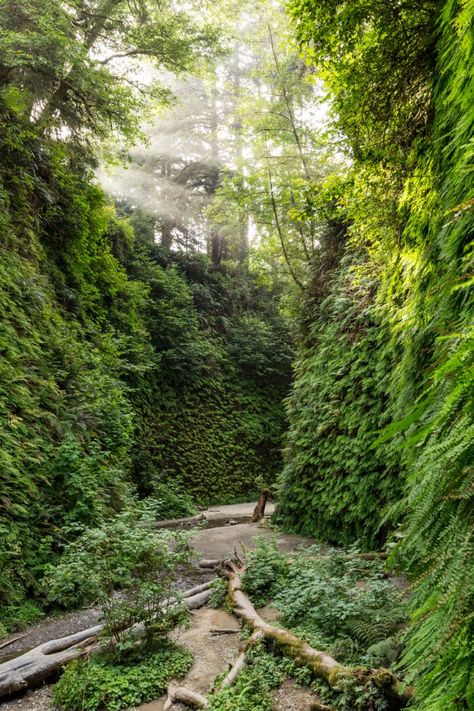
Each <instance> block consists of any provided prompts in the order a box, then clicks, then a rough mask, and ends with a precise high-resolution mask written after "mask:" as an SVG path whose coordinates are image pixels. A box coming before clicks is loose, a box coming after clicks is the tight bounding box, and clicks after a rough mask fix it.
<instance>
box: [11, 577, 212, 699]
mask: <svg viewBox="0 0 474 711" xmlns="http://www.w3.org/2000/svg"><path fill="white" fill-rule="evenodd" d="M212 582H213V581H209V582H208V583H203V584H202V585H197V586H196V587H195V588H192V589H191V590H188V591H187V592H186V593H184V594H183V602H184V603H185V605H186V607H187V608H188V609H189V610H195V609H197V608H199V607H203V605H205V604H206V602H207V601H208V600H209V598H210V596H211V594H212V590H211V589H210V588H211V583H212ZM175 603H176V599H173V600H170V601H169V603H168V605H166V607H169V606H170V605H173V604H175ZM103 629H104V624H103V623H101V624H98V625H95V626H94V627H89V628H88V629H86V630H82V631H81V632H76V633H75V634H71V635H68V636H67V637H61V638H59V639H52V640H49V641H48V642H43V644H40V645H38V646H37V647H34V648H33V649H30V651H28V652H25V653H24V654H20V655H19V656H18V657H15V658H14V659H10V660H9V661H7V662H3V664H0V698H1V697H4V696H7V695H9V694H12V693H14V692H17V691H22V690H25V689H28V688H31V687H34V686H36V685H38V684H40V683H41V682H43V681H45V680H46V679H48V678H50V677H51V676H52V675H53V674H55V673H56V672H57V671H58V670H60V669H61V668H62V667H64V666H65V665H66V664H68V663H69V662H72V661H73V660H74V659H79V658H80V657H82V656H84V655H85V654H93V653H95V652H98V651H99V650H100V649H103V646H104V645H103V644H102V643H101V642H100V641H99V640H98V637H99V635H100V633H101V632H102V630H103ZM130 632H131V634H133V636H136V637H137V638H140V637H141V636H143V634H144V632H145V626H144V625H143V624H142V623H140V624H136V625H134V626H133V627H132V628H130Z"/></svg>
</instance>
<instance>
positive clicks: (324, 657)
mask: <svg viewBox="0 0 474 711" xmlns="http://www.w3.org/2000/svg"><path fill="white" fill-rule="evenodd" d="M243 573H244V568H241V567H237V566H236V565H235V563H233V562H230V563H228V564H227V578H228V581H229V597H230V600H231V604H232V606H233V611H234V614H236V615H237V616H238V617H240V618H241V619H243V620H245V622H246V623H247V624H248V625H249V627H250V629H251V630H253V632H255V633H259V634H260V637H261V639H265V640H267V641H269V642H271V643H273V644H274V645H276V646H277V647H278V648H279V650H280V651H281V652H282V653H283V654H285V655H287V656H289V657H291V658H292V659H294V660H295V661H296V662H297V663H299V664H301V665H305V666H307V667H309V669H311V671H312V672H313V674H314V675H315V676H317V677H318V678H319V679H322V680H323V681H325V682H326V683H327V684H328V686H330V687H331V688H337V687H338V686H340V684H341V682H344V681H345V680H347V678H348V677H352V678H354V679H357V680H358V681H359V682H360V683H362V684H370V683H373V684H374V685H375V686H376V687H377V688H379V689H380V690H381V691H382V692H383V693H384V694H385V696H386V697H387V698H388V699H390V700H391V701H392V702H393V704H392V705H393V706H394V707H395V708H403V707H404V706H406V704H407V703H408V701H409V700H410V697H411V691H410V690H409V689H402V685H401V683H400V681H399V680H398V679H397V678H396V676H395V675H394V674H393V673H392V672H391V671H390V670H389V669H383V668H382V669H364V668H358V667H348V666H345V665H343V664H340V663H339V662H338V661H336V660H335V659H334V658H333V657H331V655H329V654H327V653H326V652H322V651H319V650H316V649H313V647H311V646H310V645H309V644H307V643H306V642H304V641H303V640H302V639H300V638H299V637H297V636H296V635H295V634H293V633H292V632H290V631H289V630H286V629H282V628H279V627H274V626H273V625H270V624H269V623H268V622H265V620H263V619H262V618H261V617H260V615H259V614H258V612H257V611H256V609H255V607H254V606H253V604H252V603H251V601H250V599H249V598H248V597H247V595H246V594H245V593H244V592H243V590H242V575H243Z"/></svg>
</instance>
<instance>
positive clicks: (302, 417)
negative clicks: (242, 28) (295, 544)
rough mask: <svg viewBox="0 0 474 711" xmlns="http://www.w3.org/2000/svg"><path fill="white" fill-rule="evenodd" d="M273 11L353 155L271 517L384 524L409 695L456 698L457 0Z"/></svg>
mask: <svg viewBox="0 0 474 711" xmlns="http://www.w3.org/2000/svg"><path fill="white" fill-rule="evenodd" d="M290 12H291V13H292V15H293V18H294V20H295V27H296V29H297V32H298V33H299V36H300V39H301V40H302V42H303V44H305V43H308V44H309V45H310V46H309V50H308V51H309V56H310V59H311V61H312V62H313V63H314V64H315V66H316V67H317V68H318V67H323V69H322V70H321V71H322V72H323V74H324V78H325V79H326V81H327V84H328V87H329V90H330V92H331V93H332V96H333V100H334V103H335V107H336V110H337V118H336V119H335V122H336V123H337V125H338V128H339V129H340V130H341V131H342V132H343V133H344V134H345V135H346V137H347V142H348V145H349V147H350V150H351V153H352V158H353V165H352V168H351V170H350V173H349V176H348V177H347V176H346V177H345V178H344V179H343V180H341V179H339V193H338V195H337V199H336V200H335V201H333V202H332V207H333V209H334V210H335V211H336V214H337V215H338V216H339V219H341V220H342V222H343V223H344V224H346V226H347V232H348V234H349V241H348V243H347V247H346V248H345V256H344V258H343V259H342V260H341V261H340V263H339V267H338V268H337V269H336V270H334V269H333V270H332V271H328V270H326V274H327V276H328V278H329V282H330V288H329V293H327V292H326V293H320V292H317V293H316V298H314V297H312V296H311V295H310V298H309V309H308V307H306V312H305V316H306V318H307V319H308V320H309V326H306V329H305V332H304V335H303V339H302V346H301V348H300V352H299V356H298V361H297V362H298V366H297V370H296V382H295V387H294V390H293V393H292V394H291V396H290V399H289V404H288V414H289V418H290V433H289V440H288V448H287V464H286V467H285V470H284V474H283V477H282V485H281V497H282V501H281V504H280V520H281V521H282V522H283V523H284V524H286V525H287V526H289V527H292V528H297V529H299V530H301V529H302V530H304V531H305V532H307V533H314V534H316V535H318V536H320V537H321V538H324V539H329V540H339V541H342V542H346V541H348V540H355V539H359V540H361V541H362V542H363V543H364V544H368V543H369V544H370V543H373V542H374V528H377V526H378V525H379V524H380V522H381V521H383V522H384V523H385V524H387V523H388V524H390V528H391V529H392V530H393V527H394V524H396V523H398V527H397V529H396V530H397V538H396V540H397V541H398V543H397V545H396V547H395V550H394V552H393V553H392V562H393V564H395V565H396V566H397V567H398V569H399V570H402V571H405V572H406V573H407V574H408V575H409V576H410V579H411V581H412V584H413V596H412V600H411V609H412V623H411V626H410V630H409V632H408V637H407V645H406V650H405V653H404V656H403V659H402V662H401V665H400V666H401V669H402V670H403V672H404V673H405V674H406V679H407V681H408V682H410V683H414V685H415V698H414V702H413V706H414V707H415V708H419V709H423V711H440V710H441V709H448V708H453V709H454V708H458V707H460V708H471V707H474V678H473V669H474V652H473V650H474V622H473V616H472V611H473V609H474V578H473V575H474V540H473V531H474V518H473V516H474V499H473V495H474V494H473V492H474V488H473V484H474V479H473V473H474V470H473V467H472V462H473V455H474V450H473V444H474V430H473V426H474V425H473V422H474V404H473V403H474V381H473V372H474V368H473V360H472V358H473V352H474V351H473V331H472V324H473V322H474V300H473V281H472V271H473V241H472V236H473V233H474V229H473V228H474V213H473V201H472V197H473V194H474V178H473V172H472V161H473V149H474V144H473V135H474V130H473V129H474V125H473V124H474V113H473V111H472V106H473V105H474V95H473V91H474V85H473V82H472V76H473V74H474V36H473V33H472V17H473V16H474V4H473V2H472V0H463V1H461V2H456V1H455V0H448V1H447V2H444V3H441V4H437V3H432V2H428V1H427V2H422V3H412V2H402V3H399V4H398V5H397V8H396V9H395V8H394V7H393V6H392V5H391V4H389V3H387V4H378V3H375V2H371V1H370V0H357V1H356V2H351V3H348V2H343V1H340V2H339V1H338V2H332V1H330V0H327V1H324V2H322V3H318V5H316V4H314V3H312V2H310V1H309V0H294V1H293V2H292V3H291V4H290ZM323 187H324V186H323ZM353 254H359V255H360V260H359V264H358V265H357V266H356V269H354V260H353V258H352V257H351V255H353ZM323 266H324V265H323ZM320 269H321V263H320V261H319V260H318V261H317V263H316V264H315V266H314V273H315V275H318V273H319V270H320ZM331 275H332V276H331ZM364 290H365V295H366V297H365V299H364V298H362V294H364ZM357 324H359V329H357ZM354 331H356V332H357V331H358V333H357V336H356V338H354V336H353V335H351V334H353V333H354ZM308 334H309V335H308ZM381 343H384V344H385V346H384V347H381V346H380V344H381ZM338 377H342V379H343V380H344V382H345V386H346V387H344V388H342V387H339V379H338ZM334 388H335V390H336V393H337V395H335V396H334V401H333V400H331V392H332V391H333V390H334ZM342 413H344V414H342ZM355 423H357V426H356V425H355ZM351 435H352V438H353V440H354V441H351V439H350V436H351ZM326 442H332V445H333V446H332V447H331V449H326V448H325V445H326ZM363 450H365V453H366V457H365V458H364V457H363V456H362V452H363ZM354 452H356V453H357V456H356V457H354V456H352V457H351V455H353V453H354ZM344 455H345V462H344ZM353 471H354V472H355V473H356V474H355V476H354V477H351V472H353ZM367 481H370V482H371V484H372V485H371V487H370V489H369V490H368V491H367V490H366V489H364V486H365V483H366V482H367ZM303 490H306V491H308V492H309V497H310V498H311V504H312V506H313V507H315V513H314V515H313V513H312V512H308V507H307V506H306V505H305V497H304V494H303ZM363 498H365V501H367V503H368V505H367V507H365V502H363V501H362V499H363ZM345 501H347V503H349V501H350V502H351V505H350V506H348V505H347V506H344V502H345ZM387 504H388V506H387ZM331 507H333V508H331ZM354 510H355V511H356V512H359V513H360V518H359V520H358V522H357V523H358V525H355V521H354V516H353V511H354ZM330 511H333V512H334V518H331V516H330V515H329V512H330Z"/></svg>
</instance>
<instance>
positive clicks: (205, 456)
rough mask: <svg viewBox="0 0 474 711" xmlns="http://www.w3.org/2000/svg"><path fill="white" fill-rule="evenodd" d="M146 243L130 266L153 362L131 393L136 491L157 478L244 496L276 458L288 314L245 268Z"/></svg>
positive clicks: (207, 492) (202, 497)
mask: <svg viewBox="0 0 474 711" xmlns="http://www.w3.org/2000/svg"><path fill="white" fill-rule="evenodd" d="M143 251H144V253H143V255H142V257H141V261H140V263H139V264H137V263H134V264H133V266H132V268H131V269H132V272H131V273H132V275H133V276H136V277H138V278H140V279H142V280H145V279H146V280H147V282H148V283H149V284H150V299H149V303H148V308H147V312H146V318H147V324H148V328H149V331H150V334H151V339H152V342H153V346H154V351H155V354H156V360H157V365H156V367H155V369H154V371H153V372H152V373H147V374H146V376H144V377H143V378H140V379H139V380H137V383H136V387H135V389H134V393H133V396H132V397H133V400H134V403H135V408H136V411H137V413H138V419H137V437H138V439H139V441H140V443H141V447H140V449H139V450H138V451H137V452H136V456H135V462H134V467H135V470H136V472H137V480H138V484H139V487H140V491H141V493H144V494H146V495H151V496H154V497H155V498H159V497H160V494H159V493H156V492H157V491H158V492H159V491H162V488H160V487H162V486H163V484H164V485H165V486H168V485H170V486H171V487H172V488H173V489H174V490H176V491H179V492H181V491H186V492H188V494H190V495H191V496H193V497H194V499H195V500H197V501H200V502H204V503H209V502H216V501H231V500H235V499H238V498H241V497H243V496H244V497H246V498H247V500H248V497H249V496H252V495H255V494H256V493H257V488H258V487H257V482H258V481H263V482H266V483H267V484H270V483H272V481H274V479H275V476H276V472H277V471H278V469H279V467H280V464H281V455H280V446H281V435H282V432H283V429H284V425H285V421H284V412H283V407H282V404H281V401H282V398H283V397H284V395H285V394H286V391H287V387H288V383H289V377H290V357H291V346H290V343H289V335H288V331H287V328H286V324H285V322H284V321H283V319H282V318H281V317H279V316H278V313H277V311H276V309H275V305H274V303H272V294H271V292H270V291H269V290H267V289H264V288H262V287H259V286H257V285H256V283H255V280H254V278H253V276H252V275H251V274H248V272H247V271H246V270H238V269H237V270H236V269H232V267H230V266H229V267H223V268H222V269H221V270H220V271H218V272H217V271H215V270H211V269H210V265H209V263H208V261H207V259H206V258H203V257H202V256H198V255H189V256H186V255H183V254H179V253H178V254H170V253H166V252H164V251H163V250H162V249H160V248H157V247H156V246H146V245H144V246H143ZM248 329H250V331H249V330H248ZM257 333H258V334H259V337H258V338H257V337H256V334H257ZM243 339H245V341H246V344H245V351H244V350H243V349H242V348H241V347H240V345H241V344H242V340H243ZM238 344H240V345H239V347H237V346H238ZM252 350H253V353H254V358H255V367H253V366H251V365H250V361H249V358H250V357H251V355H250V354H251V351H252ZM245 354H246V355H245ZM157 487H158V489H157Z"/></svg>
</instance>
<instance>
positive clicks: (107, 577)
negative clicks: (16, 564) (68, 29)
mask: <svg viewBox="0 0 474 711" xmlns="http://www.w3.org/2000/svg"><path fill="white" fill-rule="evenodd" d="M153 522H154V518H153V516H152V514H151V511H150V508H149V507H145V506H144V505H143V504H142V505H140V506H138V505H136V506H135V507H133V508H130V509H127V510H125V511H123V512H121V513H120V514H117V516H115V517H114V518H113V519H110V520H108V521H106V522H105V523H103V524H102V525H101V526H100V527H97V528H90V529H87V530H86V531H84V532H83V533H82V534H81V535H80V536H78V537H77V538H76V539H75V540H74V541H73V542H72V543H69V544H68V545H67V547H66V549H65V551H64V553H63V555H62V558H61V561H60V562H59V564H57V565H56V566H52V567H50V568H49V570H48V573H47V576H46V578H45V585H46V586H47V590H48V597H49V599H50V600H51V601H54V602H56V603H59V604H62V605H64V606H66V607H70V606H77V605H79V604H82V605H83V604H86V603H94V604H96V605H99V606H100V608H101V610H102V614H103V618H104V621H105V630H104V633H105V634H106V635H108V636H110V637H111V638H113V639H114V641H115V643H117V644H119V646H118V651H121V650H123V648H124V645H126V643H127V636H126V634H127V633H126V632H125V630H129V629H130V628H131V627H132V626H133V625H134V624H136V623H142V624H143V625H144V629H145V635H146V641H147V642H148V643H149V644H150V643H151V642H152V640H153V638H154V637H155V636H156V635H158V636H164V635H166V634H167V632H168V631H169V630H170V629H171V627H173V626H174V625H175V624H176V623H177V622H179V621H181V622H182V621H183V616H184V614H185V613H184V609H183V608H181V607H180V606H179V605H178V604H173V605H169V602H170V601H171V599H172V598H173V599H174V597H175V594H173V592H172V585H173V582H174V580H175V577H176V572H177V568H178V566H180V565H182V564H183V563H186V562H187V561H188V560H189V556H190V549H189V546H188V534H186V533H183V532H181V533H179V532H178V533H171V532H169V531H156V530H154V528H153Z"/></svg>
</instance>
